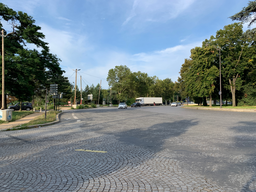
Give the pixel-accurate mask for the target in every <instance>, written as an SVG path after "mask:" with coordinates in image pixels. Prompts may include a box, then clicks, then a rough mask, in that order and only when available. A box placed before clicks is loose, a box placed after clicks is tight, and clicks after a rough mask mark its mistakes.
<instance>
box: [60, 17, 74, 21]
mask: <svg viewBox="0 0 256 192" xmlns="http://www.w3.org/2000/svg"><path fill="white" fill-rule="evenodd" d="M57 19H60V20H64V21H71V20H70V19H67V18H65V17H57Z"/></svg>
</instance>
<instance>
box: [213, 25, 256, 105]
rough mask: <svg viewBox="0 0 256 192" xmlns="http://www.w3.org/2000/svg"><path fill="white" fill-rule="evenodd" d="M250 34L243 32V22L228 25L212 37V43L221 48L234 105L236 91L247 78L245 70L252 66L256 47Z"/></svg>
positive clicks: (223, 66)
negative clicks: (252, 45)
mask: <svg viewBox="0 0 256 192" xmlns="http://www.w3.org/2000/svg"><path fill="white" fill-rule="evenodd" d="M248 40H250V39H248V36H246V35H245V34H244V32H243V26H242V24H241V23H234V24H231V25H227V26H225V27H224V29H223V30H222V29H221V30H219V31H217V33H216V36H215V37H211V41H213V42H212V44H215V46H217V47H219V48H220V49H221V60H222V64H221V65H222V70H221V72H222V77H223V83H224V86H225V84H226V85H227V84H229V86H230V91H231V94H232V105H233V106H236V91H237V90H240V89H241V88H242V85H243V80H244V79H245V72H246V71H247V70H248V69H249V68H250V67H251V63H250V62H249V61H250V60H251V59H252V52H254V50H255V49H254V48H252V47H250V46H249V45H250V43H249V42H248Z"/></svg>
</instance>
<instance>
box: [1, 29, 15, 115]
mask: <svg viewBox="0 0 256 192" xmlns="http://www.w3.org/2000/svg"><path fill="white" fill-rule="evenodd" d="M12 33H14V32H12ZM12 33H9V34H6V35H4V30H3V29H2V35H1V36H2V108H1V109H2V110H4V108H5V107H4V38H5V37H6V36H7V35H10V34H12Z"/></svg>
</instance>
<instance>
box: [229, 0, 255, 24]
mask: <svg viewBox="0 0 256 192" xmlns="http://www.w3.org/2000/svg"><path fill="white" fill-rule="evenodd" d="M255 13H256V1H255V0H254V1H250V2H249V4H248V6H247V7H244V8H243V9H242V11H240V12H239V13H237V14H235V15H233V16H231V17H230V18H231V19H232V20H233V21H234V20H237V21H242V22H249V26H251V25H252V24H253V23H254V22H255V21H256V16H255Z"/></svg>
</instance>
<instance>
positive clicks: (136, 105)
mask: <svg viewBox="0 0 256 192" xmlns="http://www.w3.org/2000/svg"><path fill="white" fill-rule="evenodd" d="M131 107H141V104H140V103H133V104H131Z"/></svg>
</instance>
